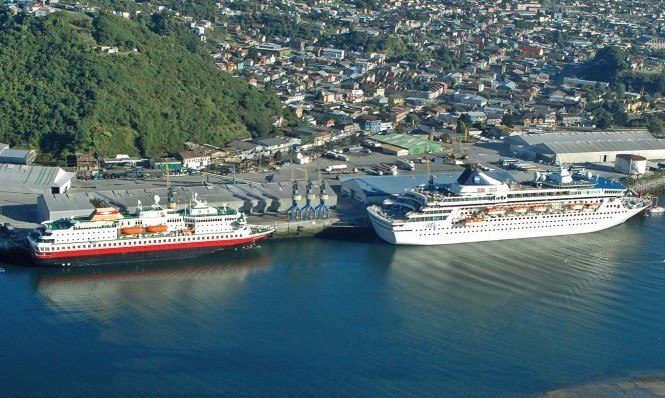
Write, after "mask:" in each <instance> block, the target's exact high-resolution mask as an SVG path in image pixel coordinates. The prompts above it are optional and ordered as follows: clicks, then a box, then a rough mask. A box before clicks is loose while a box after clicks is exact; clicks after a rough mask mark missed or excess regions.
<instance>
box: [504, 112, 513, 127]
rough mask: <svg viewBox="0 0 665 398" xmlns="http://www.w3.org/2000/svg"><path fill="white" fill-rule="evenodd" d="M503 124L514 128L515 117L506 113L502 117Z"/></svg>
mask: <svg viewBox="0 0 665 398" xmlns="http://www.w3.org/2000/svg"><path fill="white" fill-rule="evenodd" d="M501 124H503V125H504V126H508V127H513V115H512V114H510V113H504V115H503V116H501Z"/></svg>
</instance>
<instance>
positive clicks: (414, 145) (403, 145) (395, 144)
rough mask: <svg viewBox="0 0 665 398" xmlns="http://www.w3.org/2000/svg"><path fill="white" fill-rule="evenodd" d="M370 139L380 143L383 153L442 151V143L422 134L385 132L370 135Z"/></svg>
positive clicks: (399, 154)
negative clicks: (383, 133)
mask: <svg viewBox="0 0 665 398" xmlns="http://www.w3.org/2000/svg"><path fill="white" fill-rule="evenodd" d="M372 140H374V141H376V142H379V143H381V151H382V152H383V153H387V154H392V155H396V156H407V155H422V154H425V153H439V152H443V145H442V144H441V143H440V142H435V141H430V140H428V139H427V138H426V137H423V136H417V135H409V134H386V135H375V136H372Z"/></svg>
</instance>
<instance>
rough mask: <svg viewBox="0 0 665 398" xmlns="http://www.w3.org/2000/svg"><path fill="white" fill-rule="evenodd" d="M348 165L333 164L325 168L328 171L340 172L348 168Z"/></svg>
mask: <svg viewBox="0 0 665 398" xmlns="http://www.w3.org/2000/svg"><path fill="white" fill-rule="evenodd" d="M346 168H347V165H345V164H333V165H330V166H328V167H326V168H325V170H326V173H332V172H340V171H344V170H346Z"/></svg>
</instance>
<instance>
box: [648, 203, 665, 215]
mask: <svg viewBox="0 0 665 398" xmlns="http://www.w3.org/2000/svg"><path fill="white" fill-rule="evenodd" d="M647 211H648V212H649V213H650V214H660V213H663V212H665V208H664V207H661V206H658V205H652V206H649V207H648V208H647Z"/></svg>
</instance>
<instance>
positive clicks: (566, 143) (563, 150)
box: [506, 130, 665, 163]
mask: <svg viewBox="0 0 665 398" xmlns="http://www.w3.org/2000/svg"><path fill="white" fill-rule="evenodd" d="M506 142H507V144H508V145H509V147H510V151H511V152H513V153H514V154H516V155H517V156H519V157H521V158H524V159H531V160H545V161H553V162H560V163H585V162H591V163H605V162H614V160H615V159H616V156H617V155H619V154H633V155H640V156H644V157H645V158H647V159H665V142H664V141H662V140H658V139H656V138H654V137H653V136H652V135H651V134H649V132H647V131H646V130H617V131H565V130H554V131H552V132H543V131H539V133H537V134H522V135H514V136H510V137H508V138H507V139H506Z"/></svg>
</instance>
